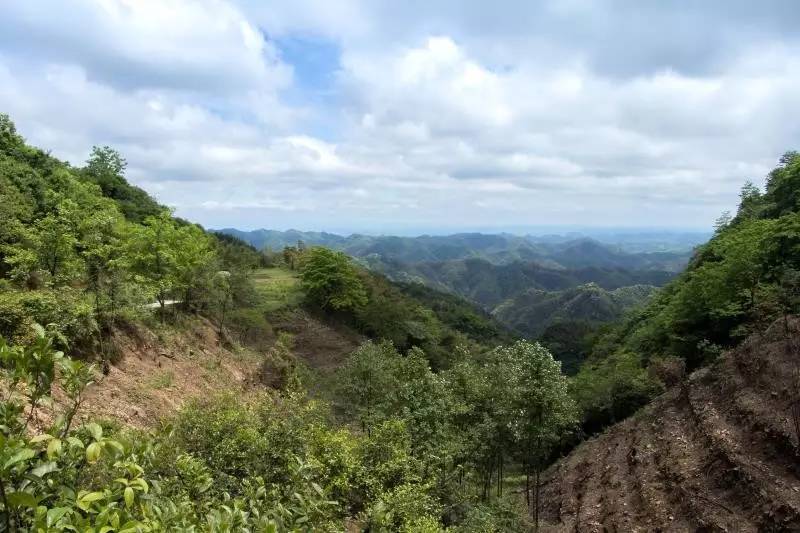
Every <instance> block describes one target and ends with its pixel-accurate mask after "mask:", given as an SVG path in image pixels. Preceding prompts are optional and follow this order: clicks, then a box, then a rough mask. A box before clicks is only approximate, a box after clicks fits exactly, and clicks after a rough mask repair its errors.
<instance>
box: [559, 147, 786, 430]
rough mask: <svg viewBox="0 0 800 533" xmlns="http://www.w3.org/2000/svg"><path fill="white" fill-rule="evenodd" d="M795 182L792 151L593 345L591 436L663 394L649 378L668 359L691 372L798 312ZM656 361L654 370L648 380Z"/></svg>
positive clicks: (579, 393) (582, 400)
mask: <svg viewBox="0 0 800 533" xmlns="http://www.w3.org/2000/svg"><path fill="white" fill-rule="evenodd" d="M799 176H800V157H799V156H798V154H797V153H795V152H790V153H787V154H786V155H784V156H783V157H782V158H781V161H780V164H779V166H778V167H777V168H776V169H775V170H773V171H772V172H771V173H770V175H769V177H768V178H767V186H766V191H765V192H763V193H762V192H761V191H760V190H759V189H758V188H757V187H755V186H754V185H753V184H752V183H749V182H748V183H747V184H745V186H744V187H743V188H742V191H741V195H740V205H739V209H738V211H737V213H736V216H735V217H730V216H726V217H723V219H721V220H720V221H719V223H718V225H717V231H716V233H715V235H714V237H713V238H712V239H711V240H710V241H709V242H708V243H707V244H706V245H704V246H702V247H700V248H698V250H697V251H696V253H695V255H694V257H693V258H692V260H691V262H690V263H689V266H688V268H687V270H686V271H685V272H684V273H683V274H681V275H680V276H679V277H678V278H677V279H675V280H674V281H673V282H671V283H670V284H668V285H667V286H666V287H664V288H663V289H662V290H661V291H659V293H658V294H656V295H655V297H653V298H652V299H651V301H650V303H649V304H648V305H647V306H646V307H645V308H643V309H641V310H640V311H638V312H635V313H633V314H632V315H631V316H630V317H629V318H628V319H627V320H625V321H624V322H623V323H621V324H620V325H619V326H618V327H616V328H614V329H613V330H611V331H608V332H606V333H605V334H603V335H600V336H599V337H598V338H597V340H596V342H595V345H594V349H593V353H592V356H591V357H590V358H589V360H587V362H586V363H585V364H584V366H583V368H582V369H581V371H580V372H579V373H578V375H577V376H576V379H575V382H574V386H573V390H574V394H575V396H576V397H577V398H578V402H579V404H580V405H581V406H582V408H583V412H584V415H585V427H586V428H587V429H589V430H590V431H597V430H599V429H601V428H602V427H603V426H604V425H606V424H608V423H612V422H614V421H616V420H620V419H621V418H623V417H625V416H627V415H629V414H631V413H632V412H634V411H635V410H636V409H637V408H638V407H639V406H641V405H643V404H644V403H645V402H647V401H648V399H649V398H651V397H652V396H653V395H654V394H656V393H657V392H658V391H659V390H660V386H659V383H658V382H657V381H656V380H655V379H654V378H653V377H652V374H659V373H660V371H659V368H660V367H661V366H663V361H668V360H672V359H673V358H674V357H677V358H679V359H680V360H682V361H685V364H686V366H687V367H688V369H690V370H691V369H693V368H696V367H698V366H701V365H704V364H708V363H710V362H712V361H713V360H714V359H715V358H716V357H718V356H719V354H720V353H721V352H722V351H723V350H725V349H727V348H730V347H732V346H734V345H736V344H737V343H739V342H740V341H741V340H742V339H744V338H745V337H746V336H747V335H749V334H751V333H754V332H759V331H762V330H764V329H765V328H766V327H767V326H769V324H771V323H772V322H773V321H775V320H776V319H778V318H781V317H784V316H786V315H787V314H790V313H796V312H797V311H798V310H800V307H798V304H800V301H799V300H798V299H797V297H796V295H797V287H798V283H797V281H796V280H797V279H798V278H797V275H796V273H797V271H798V267H800V246H798V244H800V212H799V211H798V208H800V204H798V198H800V177H799ZM651 362H653V363H655V366H656V367H658V368H655V369H654V372H652V373H649V372H647V371H646V370H645V366H647V365H648V364H649V363H651ZM672 366H676V365H675V364H673V365H672ZM678 366H679V365H678ZM668 381H669V380H668Z"/></svg>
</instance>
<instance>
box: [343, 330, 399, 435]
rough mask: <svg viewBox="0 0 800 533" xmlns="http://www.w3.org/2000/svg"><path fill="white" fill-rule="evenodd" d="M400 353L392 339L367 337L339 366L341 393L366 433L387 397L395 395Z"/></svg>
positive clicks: (368, 431) (368, 432)
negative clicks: (374, 340)
mask: <svg viewBox="0 0 800 533" xmlns="http://www.w3.org/2000/svg"><path fill="white" fill-rule="evenodd" d="M399 357H400V355H399V354H398V353H397V350H395V349H394V347H393V346H392V344H391V343H389V342H383V343H380V344H374V343H373V342H371V341H368V342H366V343H364V344H362V345H361V346H359V348H358V349H357V350H356V351H354V352H353V353H352V354H351V355H350V357H348V359H347V361H346V362H345V364H344V365H343V366H342V367H341V369H340V370H339V383H340V390H341V392H342V396H343V398H344V399H345V401H346V402H347V403H348V404H349V405H348V407H349V409H350V410H351V411H353V414H354V415H355V417H356V418H357V419H358V421H359V423H360V424H361V430H362V431H364V432H365V433H367V435H369V434H370V432H371V428H372V425H373V424H374V423H375V421H376V420H377V419H378V414H379V412H380V411H381V410H382V408H383V407H384V406H385V403H386V401H387V400H388V399H389V398H390V397H391V396H393V392H392V391H393V389H394V388H395V387H396V386H397V380H396V379H395V367H396V366H397V364H398V361H399Z"/></svg>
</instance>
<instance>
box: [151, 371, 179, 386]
mask: <svg viewBox="0 0 800 533" xmlns="http://www.w3.org/2000/svg"><path fill="white" fill-rule="evenodd" d="M173 383H175V374H173V373H172V371H171V370H168V371H166V372H161V373H159V374H156V375H155V376H153V378H152V379H151V380H150V381H149V382H148V385H149V386H150V388H152V389H156V390H160V389H168V388H170V387H171V386H172V384H173Z"/></svg>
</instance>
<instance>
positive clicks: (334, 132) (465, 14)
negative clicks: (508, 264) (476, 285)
mask: <svg viewBox="0 0 800 533" xmlns="http://www.w3.org/2000/svg"><path fill="white" fill-rule="evenodd" d="M798 27H800V3H799V2H795V1H793V0H786V1H769V0H765V1H762V2H753V1H736V0H718V1H703V2H685V1H677V0H676V1H663V0H662V1H655V0H654V1H649V2H646V1H635V0H630V1H621V0H620V1H614V0H608V1H590V0H585V1H584V0H559V1H541V2H533V1H529V0H528V1H524V0H519V1H494V2H486V1H478V0H476V1H472V2H467V1H463V0H452V1H416V0H413V1H404V2H398V1H394V0H386V1H381V0H364V1H363V2H362V1H358V0H287V1H285V2H282V1H277V0H276V1H269V2H267V1H263V0H251V1H244V0H243V1H234V0H230V1H229V0H69V1H63V0H27V1H8V2H2V3H0V112H6V113H8V114H10V115H11V117H12V119H13V120H14V121H15V122H16V123H17V128H18V130H19V131H20V132H21V133H22V134H23V135H24V136H25V137H26V138H27V139H28V141H29V142H31V143H33V144H36V145H38V146H41V147H44V148H47V149H50V150H51V151H52V153H53V154H55V155H56V156H58V157H60V158H63V159H66V160H68V161H70V162H72V163H73V164H81V163H82V162H83V161H84V160H85V159H86V157H87V155H88V153H89V151H90V149H91V146H92V145H94V144H100V145H102V144H108V145H111V146H113V147H115V148H117V149H118V150H120V151H121V152H122V153H123V155H124V156H125V157H126V158H127V160H128V173H127V175H128V178H129V179H130V180H131V181H133V182H134V183H136V184H138V185H140V186H142V187H144V188H145V189H146V190H148V191H149V192H151V193H152V194H153V195H155V196H156V197H157V198H158V199H159V200H160V201H161V202H163V203H166V204H168V205H171V206H174V207H175V208H176V210H177V213H178V214H179V215H182V216H185V217H188V218H190V219H192V220H195V221H198V222H200V223H202V224H204V225H206V226H208V227H228V226H234V227H239V228H259V227H268V228H276V229H286V228H290V227H295V228H299V229H308V230H319V229H326V230H332V231H362V232H373V233H374V232H396V233H414V232H422V231H429V232H446V231H454V230H459V229H464V230H484V231H492V230H497V229H510V228H526V227H531V226H537V227H541V226H598V227H611V226H616V227H623V226H637V227H648V226H649V227H656V226H657V227H674V228H682V229H684V228H699V229H706V228H708V227H710V225H711V224H712V223H713V221H714V219H715V218H716V217H717V216H718V215H719V214H720V212H722V211H724V210H726V209H732V208H733V207H734V206H735V203H736V196H737V192H738V189H739V187H740V186H741V185H742V183H743V182H744V181H745V180H747V179H752V180H754V181H755V182H756V183H761V182H762V179H763V176H764V175H765V173H766V172H767V171H768V169H769V168H770V167H771V166H772V165H773V164H774V163H775V161H776V160H777V158H778V157H779V156H780V154H781V153H783V152H784V151H786V150H788V149H793V148H800V31H799V30H798Z"/></svg>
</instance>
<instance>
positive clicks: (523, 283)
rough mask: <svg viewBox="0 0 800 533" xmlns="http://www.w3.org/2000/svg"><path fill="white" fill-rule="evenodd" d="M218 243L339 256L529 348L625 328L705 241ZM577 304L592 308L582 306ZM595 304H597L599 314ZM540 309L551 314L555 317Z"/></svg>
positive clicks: (326, 239) (309, 239)
mask: <svg viewBox="0 0 800 533" xmlns="http://www.w3.org/2000/svg"><path fill="white" fill-rule="evenodd" d="M220 233H222V234H226V235H232V236H236V237H237V238H241V239H243V240H246V241H247V242H249V243H251V244H252V245H253V246H255V247H258V248H261V249H267V250H269V249H275V250H280V249H287V248H288V249H294V248H295V247H296V246H309V245H314V244H321V245H324V246H327V247H332V248H335V249H338V250H341V251H343V252H344V253H346V254H348V255H350V256H352V257H354V258H356V259H357V260H358V261H359V262H360V263H362V264H364V265H366V266H367V267H368V268H369V269H370V270H372V271H374V272H379V273H382V274H384V275H386V276H387V277H389V278H390V279H392V280H395V281H398V282H401V283H403V284H405V285H406V286H413V285H415V284H423V285H427V286H429V287H431V288H434V289H437V290H439V291H442V292H448V293H452V294H455V295H457V296H460V297H462V298H464V299H466V300H468V301H470V302H472V303H474V304H476V305H477V306H479V307H481V308H482V309H483V310H484V311H485V312H487V313H491V314H492V315H493V316H494V317H495V318H497V319H498V321H500V322H501V323H503V325H504V326H505V327H507V328H509V329H511V330H513V331H515V332H517V333H518V334H521V335H524V336H527V337H529V338H537V337H539V335H541V333H542V332H543V331H544V330H545V329H547V328H548V326H550V325H551V324H553V323H554V322H556V321H560V322H564V321H567V322H570V323H582V326H584V327H579V329H580V330H581V331H582V332H583V334H584V336H585V335H588V334H589V333H591V332H592V331H594V329H595V328H596V326H598V325H600V324H602V323H606V322H609V321H612V320H615V319H618V318H620V317H621V316H622V314H623V313H624V312H625V311H627V310H629V309H632V308H634V307H636V306H637V305H640V304H642V303H644V302H645V300H646V298H647V297H648V296H649V294H650V293H651V292H652V289H653V288H655V287H657V286H660V285H663V284H664V283H666V282H667V281H668V280H669V279H671V278H672V277H673V276H674V273H675V272H678V271H680V270H681V269H683V268H684V266H685V265H686V263H687V261H688V259H689V255H690V252H691V244H689V243H695V242H696V239H697V236H694V235H691V236H683V237H682V236H679V235H677V236H671V238H672V239H675V240H673V241H670V240H668V236H646V235H639V236H637V235H633V236H628V237H626V236H619V235H613V234H612V235H609V237H608V238H610V239H632V240H629V241H627V240H626V241H624V242H626V243H627V245H628V246H629V247H630V248H631V249H632V250H625V249H623V248H622V247H621V246H620V245H615V244H604V243H601V242H599V241H597V240H593V239H590V238H586V237H581V236H579V235H567V236H555V235H551V236H543V237H534V236H525V237H520V236H515V235H510V234H505V233H502V234H494V235H487V234H481V233H460V234H454V235H446V236H428V235H423V236H420V237H391V236H378V237H375V236H367V235H350V236H349V237H343V236H340V235H335V234H331V233H315V232H300V231H296V230H289V231H286V232H280V231H274V230H256V231H250V232H245V231H238V230H235V229H225V230H221V231H220ZM648 239H651V240H648ZM659 239H662V240H663V239H667V240H666V241H662V240H659ZM693 239H694V240H693ZM641 248H644V249H645V250H648V251H642V250H641ZM675 248H677V249H675ZM586 284H596V285H598V286H599V287H600V288H602V289H606V290H609V291H615V290H616V289H621V288H623V287H625V288H626V289H625V290H621V291H617V293H616V294H617V295H618V296H617V295H615V294H608V295H603V296H599V295H598V293H597V291H588V290H587V289H586V288H583V289H580V288H579V287H581V286H584V285H586ZM643 286H649V289H648V288H645V287H643ZM568 290H569V291H572V293H575V292H576V291H577V292H581V293H583V294H584V295H585V298H582V299H581V298H578V299H576V298H572V297H570V296H568V295H566V294H565V292H564V291H568ZM623 295H625V296H627V297H623ZM595 296H596V297H597V298H595ZM579 300H580V301H584V302H586V303H587V304H589V305H580V304H578V301H579ZM557 302H560V305H558V304H557ZM591 302H595V304H593V307H594V309H592V310H590V309H589V306H592V304H591ZM601 302H605V303H604V304H603V303H601ZM601 308H602V309H601ZM534 309H538V310H545V309H546V310H547V313H542V312H536V311H535V310H534ZM550 317H552V318H550ZM585 326H590V327H589V328H588V329H587V328H586V327H585ZM561 355H562V354H559V356H561ZM563 355H564V357H565V358H567V359H570V360H572V361H573V362H580V360H582V358H583V357H584V356H585V354H584V353H582V352H581V353H577V352H575V351H573V352H572V353H569V354H563ZM571 365H572V363H571ZM572 366H574V365H572ZM572 366H571V368H572Z"/></svg>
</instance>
